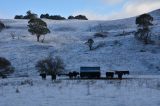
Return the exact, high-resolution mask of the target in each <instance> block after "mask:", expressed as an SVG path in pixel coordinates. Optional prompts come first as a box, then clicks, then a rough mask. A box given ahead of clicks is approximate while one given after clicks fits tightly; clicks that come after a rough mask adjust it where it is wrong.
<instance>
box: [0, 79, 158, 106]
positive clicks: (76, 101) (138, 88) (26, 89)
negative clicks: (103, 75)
mask: <svg viewBox="0 0 160 106" xmlns="http://www.w3.org/2000/svg"><path fill="white" fill-rule="evenodd" d="M141 77H142V78H136V77H135V76H134V79H127V80H56V81H53V82H52V81H51V80H50V78H48V79H47V80H45V81H43V80H41V78H40V77H36V78H35V77H34V78H9V79H4V80H0V106H159V105H160V99H159V97H160V76H156V77H155V78H154V77H153V76H152V78H151V77H150V76H141Z"/></svg>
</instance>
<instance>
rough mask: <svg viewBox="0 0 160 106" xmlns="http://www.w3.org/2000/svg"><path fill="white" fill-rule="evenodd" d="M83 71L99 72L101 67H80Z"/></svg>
mask: <svg viewBox="0 0 160 106" xmlns="http://www.w3.org/2000/svg"><path fill="white" fill-rule="evenodd" d="M80 71H81V72H99V71H100V67H80Z"/></svg>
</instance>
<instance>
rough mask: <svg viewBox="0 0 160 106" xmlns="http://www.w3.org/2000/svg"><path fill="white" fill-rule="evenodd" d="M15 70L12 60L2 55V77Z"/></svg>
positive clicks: (0, 60) (0, 69)
mask: <svg viewBox="0 0 160 106" xmlns="http://www.w3.org/2000/svg"><path fill="white" fill-rule="evenodd" d="M13 72H14V67H13V66H12V64H11V62H10V61H9V60H7V59H6V58H4V57H0V77H4V76H5V75H9V74H11V73H13Z"/></svg>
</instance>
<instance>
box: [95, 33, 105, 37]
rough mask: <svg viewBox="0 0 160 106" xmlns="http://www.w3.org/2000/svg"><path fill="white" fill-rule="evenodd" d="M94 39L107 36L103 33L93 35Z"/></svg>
mask: <svg viewBox="0 0 160 106" xmlns="http://www.w3.org/2000/svg"><path fill="white" fill-rule="evenodd" d="M94 37H101V38H104V37H107V34H105V33H95V34H94Z"/></svg>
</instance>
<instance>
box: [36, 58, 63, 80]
mask: <svg viewBox="0 0 160 106" xmlns="http://www.w3.org/2000/svg"><path fill="white" fill-rule="evenodd" d="M64 67H65V66H64V63H63V60H62V59H61V58H60V57H54V58H53V57H51V56H48V57H47V58H45V59H42V60H39V61H38V62H37V64H36V68H37V69H38V71H39V73H40V74H42V73H45V74H47V75H51V76H52V79H55V78H56V75H57V74H58V73H59V72H61V71H62V70H64Z"/></svg>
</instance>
